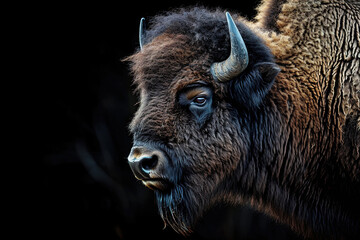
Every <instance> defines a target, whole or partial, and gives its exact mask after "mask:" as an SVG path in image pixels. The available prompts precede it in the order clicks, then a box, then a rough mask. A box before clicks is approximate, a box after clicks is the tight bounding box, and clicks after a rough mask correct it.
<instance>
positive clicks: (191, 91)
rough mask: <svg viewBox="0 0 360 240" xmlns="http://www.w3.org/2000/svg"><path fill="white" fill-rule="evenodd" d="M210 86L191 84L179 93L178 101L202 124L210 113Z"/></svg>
mask: <svg viewBox="0 0 360 240" xmlns="http://www.w3.org/2000/svg"><path fill="white" fill-rule="evenodd" d="M212 95H213V91H212V89H211V88H209V87H207V86H203V85H200V86H199V85H192V86H189V87H187V88H185V89H183V90H182V91H181V92H180V93H179V99H178V100H179V103H180V105H181V106H183V107H186V108H187V109H188V110H189V112H190V113H192V115H193V116H194V117H195V119H196V120H197V122H199V123H200V124H203V123H204V122H205V120H206V119H208V117H209V116H210V115H211V113H212V110H213V109H212Z"/></svg>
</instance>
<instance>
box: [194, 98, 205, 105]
mask: <svg viewBox="0 0 360 240" xmlns="http://www.w3.org/2000/svg"><path fill="white" fill-rule="evenodd" d="M193 103H194V104H196V105H198V106H204V105H205V103H206V98H204V97H196V98H194V100H193Z"/></svg>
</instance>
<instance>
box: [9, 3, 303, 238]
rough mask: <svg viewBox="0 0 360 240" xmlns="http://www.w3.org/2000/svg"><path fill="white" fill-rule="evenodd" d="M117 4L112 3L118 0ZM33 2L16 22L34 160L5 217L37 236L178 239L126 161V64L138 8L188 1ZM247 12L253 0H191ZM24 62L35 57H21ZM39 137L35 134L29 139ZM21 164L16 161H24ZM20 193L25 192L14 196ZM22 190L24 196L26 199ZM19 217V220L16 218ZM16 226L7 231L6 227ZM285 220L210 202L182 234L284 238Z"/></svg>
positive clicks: (130, 109)
mask: <svg viewBox="0 0 360 240" xmlns="http://www.w3.org/2000/svg"><path fill="white" fill-rule="evenodd" d="M119 3H120V2H119ZM119 3H118V4H109V5H106V4H105V3H101V4H100V3H99V2H97V3H96V2H94V3H84V4H82V5H81V4H77V5H74V4H65V3H60V2H59V3H58V4H52V5H51V6H50V5H46V4H45V5H39V6H35V8H37V10H36V11H33V12H32V13H30V17H29V18H30V19H31V20H32V21H31V23H27V22H26V19H25V20H24V24H25V25H26V28H27V34H26V35H27V38H28V39H29V40H31V41H33V44H31V51H32V54H36V55H37V56H38V57H39V59H40V60H37V62H33V64H34V65H35V66H36V68H35V71H34V72H36V73H37V75H35V80H33V84H31V85H32V86H33V87H34V88H35V90H34V91H33V92H34V94H32V95H33V96H32V98H33V99H35V100H36V103H35V104H34V105H36V107H35V108H36V109H37V110H38V111H36V114H34V112H33V111H32V114H31V115H30V114H28V115H27V117H28V118H30V119H33V118H35V119H36V121H35V122H36V124H35V125H33V126H32V127H31V128H32V130H34V131H33V134H35V136H36V138H35V137H34V138H31V139H29V141H32V142H33V143H35V145H36V146H35V147H34V148H33V149H35V151H36V155H35V160H34V161H33V160H31V161H30V165H32V167H33V166H35V167H36V171H34V174H32V175H33V176H32V178H35V179H36V182H35V183H34V184H33V183H32V184H29V185H31V186H27V185H26V184H25V186H27V188H28V189H27V190H28V192H26V194H25V190H24V193H23V194H24V196H26V199H29V200H28V201H27V202H28V203H29V204H28V205H27V206H26V208H27V210H30V211H23V212H20V213H19V215H18V216H17V218H15V224H17V225H18V226H19V227H18V228H17V230H16V231H19V232H22V233H24V234H25V235H26V236H28V237H32V236H33V237H36V238H37V239H104V240H107V239H114V240H115V239H140V238H144V237H146V238H154V237H156V239H183V237H182V236H180V235H178V234H176V233H175V232H174V231H173V230H172V229H171V228H170V227H167V228H165V229H163V228H164V224H163V222H162V220H161V218H160V216H159V215H158V213H157V207H156V204H155V201H154V196H153V193H152V191H151V190H148V189H147V188H145V187H144V186H143V185H142V184H141V183H140V182H138V181H136V179H135V178H134V177H133V175H132V173H131V170H130V169H129V167H128V165H127V160H126V158H127V155H128V152H129V150H130V148H131V144H132V138H131V136H130V135H129V133H128V130H127V125H128V124H129V122H130V120H131V117H132V115H133V114H134V111H135V110H136V103H137V101H138V99H137V96H135V95H134V94H133V86H131V76H129V69H128V65H127V63H124V62H122V61H121V59H124V58H125V57H126V56H129V55H131V54H132V53H133V52H134V51H135V50H136V49H137V48H138V26H139V20H140V18H141V17H145V18H150V17H151V16H153V15H156V14H159V13H161V12H164V11H168V10H171V9H173V8H177V7H181V6H191V5H194V4H196V3H195V2H193V1H168V2H164V1H146V2H139V1H132V2H121V4H122V5H120V4H119ZM197 3H198V4H200V5H204V6H207V7H210V8H215V7H221V8H223V9H227V10H230V11H233V12H239V13H241V14H242V15H243V16H246V17H247V18H249V19H251V18H252V17H253V16H254V15H255V6H256V5H257V4H258V3H259V0H257V1H252V2H250V3H248V2H247V3H242V2H241V1H217V2H209V1H207V2H205V1H202V2H201V1H200V2H197ZM33 7H34V6H33ZM28 61H29V62H31V61H35V60H31V59H29V60H28ZM35 139H39V140H35ZM25 171H26V169H25ZM24 198H25V197H24ZM30 199H31V201H30ZM24 226H25V227H24ZM15 235H16V234H15ZM294 238H296V235H294V233H292V232H291V231H290V230H289V229H288V228H287V227H284V226H282V225H278V224H277V223H275V222H274V221H273V220H271V219H269V218H268V217H266V216H264V215H262V214H260V213H257V212H254V211H252V210H250V209H248V208H246V207H236V208H235V207H230V206H218V207H215V208H214V209H213V210H211V211H210V212H209V213H208V214H207V215H206V216H205V217H204V218H203V219H202V220H201V221H200V223H199V225H198V226H197V228H196V229H195V232H194V234H193V235H192V236H190V237H189V238H188V239H294Z"/></svg>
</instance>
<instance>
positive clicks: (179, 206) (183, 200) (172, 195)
mask: <svg viewBox="0 0 360 240" xmlns="http://www.w3.org/2000/svg"><path fill="white" fill-rule="evenodd" d="M184 189H187V190H186V192H184ZM155 194H156V199H157V205H158V208H159V213H160V216H161V218H162V219H163V220H164V224H165V227H166V224H169V225H170V226H171V227H172V228H173V229H174V230H175V231H176V232H178V233H180V234H183V235H188V234H190V233H191V226H193V224H194V222H195V220H196V219H194V216H198V215H199V212H200V209H201V205H202V204H201V203H199V202H197V200H200V199H201V198H199V196H196V195H195V194H194V193H190V192H189V188H184V187H182V186H180V185H179V186H176V187H174V188H173V189H171V191H170V192H169V193H163V192H159V191H156V192H155Z"/></svg>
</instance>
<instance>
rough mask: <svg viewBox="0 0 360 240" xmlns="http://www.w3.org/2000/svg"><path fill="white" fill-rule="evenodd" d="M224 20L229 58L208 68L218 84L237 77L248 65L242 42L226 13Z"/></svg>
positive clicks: (232, 21) (228, 14)
mask: <svg viewBox="0 0 360 240" xmlns="http://www.w3.org/2000/svg"><path fill="white" fill-rule="evenodd" d="M226 19H227V23H228V27H229V34H230V42H231V52H230V56H229V57H228V58H227V59H226V60H225V61H222V62H216V63H213V64H212V65H211V68H210V71H211V74H212V75H213V77H214V79H216V80H218V81H220V82H226V81H229V80H230V79H232V78H233V77H235V76H237V75H239V74H240V73H241V72H242V71H244V70H245V68H246V67H247V65H248V63H249V56H248V52H247V49H246V46H245V43H244V40H243V39H242V37H241V34H240V32H239V29H238V28H237V27H236V25H235V23H234V20H233V19H232V17H231V16H230V13H228V12H226Z"/></svg>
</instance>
